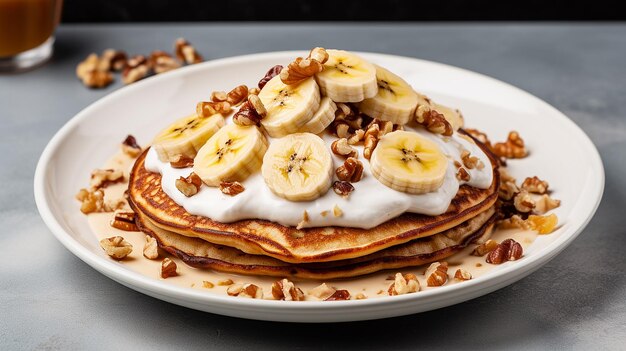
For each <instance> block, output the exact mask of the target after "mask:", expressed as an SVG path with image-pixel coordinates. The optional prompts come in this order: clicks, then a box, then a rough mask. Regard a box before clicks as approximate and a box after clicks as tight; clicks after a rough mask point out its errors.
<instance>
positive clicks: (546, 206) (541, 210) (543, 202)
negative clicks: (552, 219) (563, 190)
mask: <svg viewBox="0 0 626 351" xmlns="http://www.w3.org/2000/svg"><path fill="white" fill-rule="evenodd" d="M559 206H561V200H557V199H553V198H551V197H550V196H549V195H548V194H543V195H541V197H540V198H539V199H537V200H535V208H534V209H533V213H536V214H540V215H542V214H545V213H546V212H548V211H551V210H553V209H555V208H557V207H559Z"/></svg>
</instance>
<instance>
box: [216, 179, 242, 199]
mask: <svg viewBox="0 0 626 351" xmlns="http://www.w3.org/2000/svg"><path fill="white" fill-rule="evenodd" d="M244 190H246V188H245V187H244V186H243V184H241V183H239V182H226V181H223V182H221V183H220V191H221V192H222V193H223V194H226V195H230V196H235V195H238V194H241V193H242V192H243V191H244Z"/></svg>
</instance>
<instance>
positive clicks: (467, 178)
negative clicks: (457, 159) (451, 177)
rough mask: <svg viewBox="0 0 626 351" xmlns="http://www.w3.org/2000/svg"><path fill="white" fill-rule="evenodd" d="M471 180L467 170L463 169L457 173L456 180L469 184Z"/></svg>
mask: <svg viewBox="0 0 626 351" xmlns="http://www.w3.org/2000/svg"><path fill="white" fill-rule="evenodd" d="M470 178H471V177H470V174H469V172H468V171H467V170H466V169H465V168H463V167H461V168H459V169H458V170H457V171H456V179H458V180H460V181H464V182H469V181H470Z"/></svg>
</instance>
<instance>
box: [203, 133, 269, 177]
mask: <svg viewBox="0 0 626 351" xmlns="http://www.w3.org/2000/svg"><path fill="white" fill-rule="evenodd" d="M267 144H268V142H267V139H266V138H265V136H264V135H263V133H261V131H260V130H259V129H258V128H257V127H256V126H249V127H242V126H238V125H236V124H230V125H227V126H225V127H224V128H222V129H220V130H219V131H218V132H217V133H215V135H213V136H212V137H211V138H210V139H209V140H208V141H207V142H206V144H205V145H204V146H203V147H202V148H201V149H200V151H198V155H196V158H195V159H194V166H193V171H194V172H195V173H196V174H197V175H198V176H199V177H200V178H201V179H202V181H203V182H204V183H205V184H207V185H209V186H215V187H217V186H219V185H220V183H221V182H222V181H231V182H232V181H240V182H241V181H243V180H245V179H246V178H247V177H248V176H249V175H250V174H252V173H254V172H256V171H257V170H259V168H261V162H262V160H263V155H264V154H265V151H266V150H267Z"/></svg>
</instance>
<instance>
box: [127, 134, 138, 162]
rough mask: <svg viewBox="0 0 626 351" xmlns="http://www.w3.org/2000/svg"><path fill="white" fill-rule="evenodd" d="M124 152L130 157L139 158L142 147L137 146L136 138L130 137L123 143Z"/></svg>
mask: <svg viewBox="0 0 626 351" xmlns="http://www.w3.org/2000/svg"><path fill="white" fill-rule="evenodd" d="M122 152H123V153H125V154H126V155H128V156H130V157H137V156H139V154H141V146H139V144H137V139H135V137H134V136H132V135H128V136H127V137H126V139H124V141H123V142H122Z"/></svg>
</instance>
